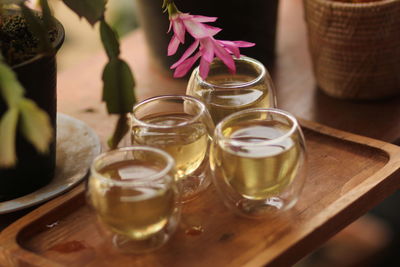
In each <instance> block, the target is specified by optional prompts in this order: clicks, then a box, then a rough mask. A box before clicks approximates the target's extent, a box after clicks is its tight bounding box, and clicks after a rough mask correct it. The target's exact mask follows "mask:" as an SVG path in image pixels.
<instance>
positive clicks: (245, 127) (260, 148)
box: [210, 109, 306, 217]
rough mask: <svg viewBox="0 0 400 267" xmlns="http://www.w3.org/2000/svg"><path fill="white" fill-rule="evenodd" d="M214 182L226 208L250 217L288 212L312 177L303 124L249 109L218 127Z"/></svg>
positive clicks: (280, 114) (276, 113)
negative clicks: (307, 161) (307, 159)
mask: <svg viewBox="0 0 400 267" xmlns="http://www.w3.org/2000/svg"><path fill="white" fill-rule="evenodd" d="M210 165H211V171H212V174H213V182H214V184H215V186H216V187H217V189H218V191H219V193H220V195H221V197H222V199H223V201H224V202H225V204H226V205H227V206H228V207H229V208H231V209H232V210H233V211H235V212H237V213H238V214H240V215H243V216H246V217H262V216H264V215H273V214H276V213H278V212H280V211H284V210H288V209H290V208H291V207H293V206H294V205H295V203H296V202H297V200H298V198H299V195H300V192H301V190H302V187H303V184H304V180H305V173H306V148H305V141H304V137H303V134H302V131H301V129H300V127H299V124H298V122H297V120H296V119H295V118H294V117H293V116H292V115H291V114H289V113H287V112H285V111H282V110H278V109H249V110H243V111H239V112H237V113H234V114H232V115H230V116H228V117H226V118H225V119H223V120H222V121H221V122H220V123H219V124H218V125H217V126H216V128H215V133H214V140H213V144H212V147H211V153H210Z"/></svg>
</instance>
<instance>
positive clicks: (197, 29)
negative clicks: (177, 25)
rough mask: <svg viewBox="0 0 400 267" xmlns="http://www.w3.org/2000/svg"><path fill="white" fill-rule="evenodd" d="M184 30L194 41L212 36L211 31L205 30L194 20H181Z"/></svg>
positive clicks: (203, 26)
mask: <svg viewBox="0 0 400 267" xmlns="http://www.w3.org/2000/svg"><path fill="white" fill-rule="evenodd" d="M183 24H184V25H185V28H186V30H187V31H188V32H189V34H190V35H192V36H193V38H195V39H200V38H204V37H208V36H212V35H211V33H212V31H209V30H207V28H206V27H205V25H204V24H202V23H200V22H197V21H194V20H190V19H188V20H183Z"/></svg>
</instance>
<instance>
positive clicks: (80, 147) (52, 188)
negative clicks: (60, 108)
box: [0, 114, 101, 214]
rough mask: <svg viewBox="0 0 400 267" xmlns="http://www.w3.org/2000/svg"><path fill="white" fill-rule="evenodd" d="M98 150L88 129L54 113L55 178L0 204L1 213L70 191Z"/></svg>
mask: <svg viewBox="0 0 400 267" xmlns="http://www.w3.org/2000/svg"><path fill="white" fill-rule="evenodd" d="M100 151H101V144H100V140H99V138H98V136H97V135H96V134H95V133H94V131H93V130H92V129H91V128H89V126H87V125H86V124H85V123H84V122H82V121H80V120H77V119H75V118H72V117H70V116H67V115H65V114H57V152H56V153H57V163H56V172H55V177H54V178H53V180H52V181H51V182H50V184H48V185H46V186H44V187H42V188H40V189H39V190H37V191H35V192H33V193H31V194H28V195H25V196H22V197H19V198H16V199H12V200H8V201H3V202H0V214H5V213H9V212H13V211H17V210H21V209H24V208H28V207H31V206H33V205H36V204H39V203H42V202H44V201H47V200H49V199H51V198H54V197H56V196H58V195H60V194H62V193H63V192H65V191H67V190H69V189H71V188H72V187H73V186H74V185H76V184H77V183H79V182H80V181H82V179H83V178H85V176H86V174H87V173H88V170H89V167H90V164H91V163H92V161H93V159H94V158H95V157H96V156H97V155H98V154H100Z"/></svg>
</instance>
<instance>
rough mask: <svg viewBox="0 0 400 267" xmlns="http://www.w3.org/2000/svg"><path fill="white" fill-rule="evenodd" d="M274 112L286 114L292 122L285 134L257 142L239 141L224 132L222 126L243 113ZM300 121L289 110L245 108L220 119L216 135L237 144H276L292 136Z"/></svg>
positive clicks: (220, 138)
mask: <svg viewBox="0 0 400 267" xmlns="http://www.w3.org/2000/svg"><path fill="white" fill-rule="evenodd" d="M261 112H264V113H274V114H279V115H281V116H284V117H285V118H287V119H289V121H291V122H292V126H291V127H290V130H288V131H287V132H286V133H284V134H283V135H281V136H279V137H277V138H274V139H271V140H265V141H260V142H257V143H254V142H247V141H239V140H236V139H234V138H229V137H226V136H224V135H223V133H222V128H223V126H224V125H225V124H226V123H227V122H228V121H229V120H232V119H234V118H236V117H239V116H241V115H243V114H247V113H261ZM299 128H300V127H299V123H298V121H297V119H296V118H295V117H294V116H293V115H292V114H291V113H289V112H287V111H284V110H281V109H277V108H251V109H245V110H242V111H238V112H235V113H233V114H231V115H229V116H227V117H225V118H224V119H222V121H220V122H219V123H218V125H217V126H216V127H215V136H216V137H217V138H218V139H219V140H222V141H225V142H229V143H230V144H233V145H235V146H268V145H274V144H276V143H280V142H282V141H283V140H285V139H287V138H288V137H290V136H292V135H293V133H294V132H295V131H296V130H297V129H299Z"/></svg>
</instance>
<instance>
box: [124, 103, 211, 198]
mask: <svg viewBox="0 0 400 267" xmlns="http://www.w3.org/2000/svg"><path fill="white" fill-rule="evenodd" d="M131 122H132V125H131V140H132V144H133V145H149V146H153V147H157V148H160V149H162V150H164V151H166V152H167V153H168V154H170V155H171V156H172V157H173V158H174V159H175V168H176V176H175V179H176V181H177V183H178V184H179V186H180V188H181V190H182V198H181V199H182V202H187V201H189V200H191V199H193V198H194V197H196V196H197V195H198V193H200V192H201V191H203V190H204V189H205V188H207V186H208V185H209V184H210V179H209V161H208V158H209V157H208V155H209V147H210V144H211V135H212V133H213V131H214V124H213V122H212V119H211V117H210V115H209V113H208V111H207V108H206V107H205V105H204V104H203V103H202V102H201V101H199V100H198V99H196V98H194V97H191V96H185V95H170V96H157V97H153V98H149V99H147V100H144V101H142V102H140V103H138V104H136V105H135V106H134V107H133V112H132V114H131Z"/></svg>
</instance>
